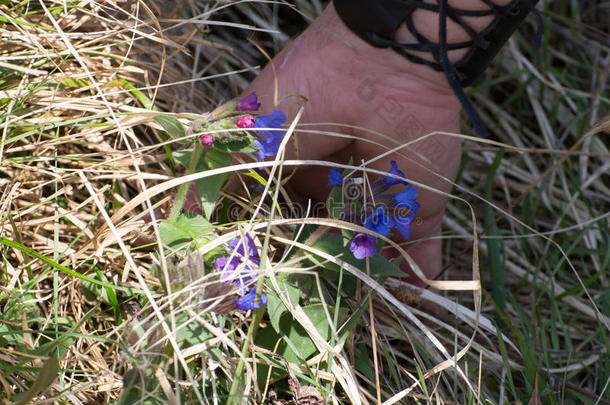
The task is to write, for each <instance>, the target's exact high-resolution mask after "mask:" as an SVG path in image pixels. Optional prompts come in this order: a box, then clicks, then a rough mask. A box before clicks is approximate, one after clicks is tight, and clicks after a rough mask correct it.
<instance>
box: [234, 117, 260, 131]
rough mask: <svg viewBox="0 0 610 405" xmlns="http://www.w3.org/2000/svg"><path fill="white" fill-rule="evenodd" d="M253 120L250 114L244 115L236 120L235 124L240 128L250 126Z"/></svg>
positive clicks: (254, 120)
mask: <svg viewBox="0 0 610 405" xmlns="http://www.w3.org/2000/svg"><path fill="white" fill-rule="evenodd" d="M255 122H256V118H254V117H253V116H251V115H246V116H244V117H241V118H240V119H238V120H237V126H238V127H240V128H252V127H253V126H254V123H255Z"/></svg>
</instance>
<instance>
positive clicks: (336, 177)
mask: <svg viewBox="0 0 610 405" xmlns="http://www.w3.org/2000/svg"><path fill="white" fill-rule="evenodd" d="M342 184H343V176H341V173H340V172H339V169H337V168H336V167H335V168H333V169H331V170H330V172H329V173H328V187H332V186H340V185H342Z"/></svg>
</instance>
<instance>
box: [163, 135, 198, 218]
mask: <svg viewBox="0 0 610 405" xmlns="http://www.w3.org/2000/svg"><path fill="white" fill-rule="evenodd" d="M202 152H203V145H202V144H201V142H195V148H194V149H193V154H192V155H191V163H189V167H188V168H187V169H186V173H185V175H186V176H188V175H189V174H193V173H195V169H196V168H197V164H198V163H199V159H200V158H201V155H202ZM190 186H191V183H190V182H189V183H184V184H182V185H181V186H180V187H179V188H178V194H177V195H176V202H175V203H174V206H173V207H172V210H171V211H170V213H169V217H168V218H167V222H169V223H170V224H173V223H175V222H176V220H177V219H178V215H180V211H181V210H182V206H183V205H184V200H185V199H186V194H187V192H188V191H189V187H190Z"/></svg>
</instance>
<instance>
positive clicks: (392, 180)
mask: <svg viewBox="0 0 610 405" xmlns="http://www.w3.org/2000/svg"><path fill="white" fill-rule="evenodd" d="M390 166H392V167H391V168H390V170H389V172H388V173H391V174H393V175H395V176H398V177H405V174H404V173H403V172H402V171H401V170H400V169H399V168H398V165H397V164H396V161H395V160H392V161H390ZM383 183H384V184H385V185H386V186H388V187H389V186H393V185H395V184H403V185H405V186H406V185H407V184H408V183H407V182H406V181H404V180H398V179H395V178H393V177H389V176H383Z"/></svg>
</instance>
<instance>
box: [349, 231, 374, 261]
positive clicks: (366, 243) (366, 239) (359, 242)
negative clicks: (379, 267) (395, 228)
mask: <svg viewBox="0 0 610 405" xmlns="http://www.w3.org/2000/svg"><path fill="white" fill-rule="evenodd" d="M376 241H377V239H376V238H375V237H374V236H371V235H367V234H366V233H357V234H356V236H354V238H353V239H352V243H350V245H349V250H351V251H352V253H353V254H354V257H355V258H356V259H364V258H365V257H370V256H373V255H374V254H375V242H376Z"/></svg>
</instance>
